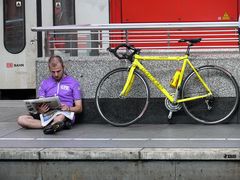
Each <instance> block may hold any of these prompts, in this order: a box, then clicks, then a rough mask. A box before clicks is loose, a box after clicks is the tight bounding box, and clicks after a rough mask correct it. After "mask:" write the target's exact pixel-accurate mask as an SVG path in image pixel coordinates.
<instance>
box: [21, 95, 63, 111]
mask: <svg viewBox="0 0 240 180" xmlns="http://www.w3.org/2000/svg"><path fill="white" fill-rule="evenodd" d="M24 102H25V106H26V108H27V110H28V112H29V113H30V114H37V113H38V107H40V106H41V105H42V104H48V107H49V110H50V111H51V110H57V109H58V110H60V109H61V103H60V100H59V97H58V96H53V97H47V98H39V99H27V100H24Z"/></svg>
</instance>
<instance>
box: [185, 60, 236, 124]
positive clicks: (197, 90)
mask: <svg viewBox="0 0 240 180" xmlns="http://www.w3.org/2000/svg"><path fill="white" fill-rule="evenodd" d="M197 70H198V73H199V74H200V75H201V77H202V78H203V79H204V81H205V82H206V84H207V85H208V87H209V88H210V89H211V91H212V93H213V96H211V97H207V98H202V99H197V100H194V101H187V102H184V103H183V108H184V110H185V112H186V113H187V114H188V115H190V116H191V117H192V118H193V119H195V120H197V121H199V122H201V123H204V124H217V123H220V122H222V121H224V120H226V119H227V118H229V117H230V116H231V115H232V114H233V113H234V111H235V110H236V109H237V106H238V101H239V87H238V85H237V82H236V80H235V79H234V77H233V76H232V75H231V74H230V73H229V72H228V71H226V70H225V69H224V68H221V67H218V66H210V65H208V66H202V67H200V68H199V69H197ZM203 94H206V89H205V88H204V87H203V86H202V84H201V83H200V81H199V79H198V78H197V76H196V74H195V73H194V72H192V73H190V74H189V75H188V76H187V77H186V79H185V81H184V83H183V86H182V98H188V97H193V96H199V95H203Z"/></svg>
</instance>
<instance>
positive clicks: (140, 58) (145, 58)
mask: <svg viewBox="0 0 240 180" xmlns="http://www.w3.org/2000/svg"><path fill="white" fill-rule="evenodd" d="M140 61H183V63H182V67H181V73H180V77H179V80H178V84H177V88H176V93H175V95H171V94H170V93H169V92H168V91H167V89H166V88H165V87H164V86H163V85H162V84H161V83H160V82H159V81H158V80H157V79H156V78H155V77H154V76H153V75H152V74H151V73H150V72H149V71H148V70H147V69H146V68H145V67H144V66H143V65H142V64H141V63H140ZM187 65H189V67H190V68H191V69H192V70H193V71H194V72H195V73H196V75H197V77H198V79H199V82H200V83H201V84H202V85H203V87H204V88H205V89H206V94H204V95H198V96H193V97H188V98H178V93H177V91H178V90H179V88H180V86H181V84H182V81H183V76H184V72H185V69H186V66H187ZM136 68H138V69H139V70H140V71H142V72H143V74H145V75H146V77H147V78H148V79H149V80H150V81H151V82H152V83H153V84H154V85H155V86H156V87H157V88H158V89H159V90H160V91H161V92H162V93H163V94H164V95H165V96H166V97H167V98H168V99H169V101H170V102H171V103H182V102H186V101H193V100H196V99H200V98H205V97H208V96H211V95H212V92H211V90H210V88H209V87H208V85H207V84H206V82H205V81H204V80H203V78H202V77H201V75H200V74H199V73H198V71H197V69H196V68H195V67H194V66H193V64H192V63H191V62H190V60H189V58H188V55H185V56H141V55H138V54H135V55H134V60H133V63H132V65H131V67H130V69H129V73H128V77H127V80H126V83H125V85H124V87H123V90H122V92H121V94H120V96H127V94H128V92H129V91H130V90H131V87H132V84H133V82H134V70H135V69H136Z"/></svg>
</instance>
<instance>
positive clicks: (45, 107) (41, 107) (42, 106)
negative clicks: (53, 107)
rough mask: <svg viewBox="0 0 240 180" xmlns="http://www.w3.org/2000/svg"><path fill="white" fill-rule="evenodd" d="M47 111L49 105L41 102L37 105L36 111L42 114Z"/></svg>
mask: <svg viewBox="0 0 240 180" xmlns="http://www.w3.org/2000/svg"><path fill="white" fill-rule="evenodd" d="M48 111H49V106H48V104H41V105H40V106H39V107H38V112H39V113H41V114H43V113H46V112H48Z"/></svg>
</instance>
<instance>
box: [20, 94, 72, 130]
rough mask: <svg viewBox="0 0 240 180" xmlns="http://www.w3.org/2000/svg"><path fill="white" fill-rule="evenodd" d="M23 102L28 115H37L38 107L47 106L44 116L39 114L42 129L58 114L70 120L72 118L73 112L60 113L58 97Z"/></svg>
mask: <svg viewBox="0 0 240 180" xmlns="http://www.w3.org/2000/svg"><path fill="white" fill-rule="evenodd" d="M24 102H25V106H26V108H27V110H28V112H29V113H30V114H38V113H39V112H38V107H39V106H41V105H42V104H48V107H49V111H48V112H46V113H44V114H40V120H41V124H42V126H43V127H44V126H46V125H48V124H49V123H50V122H52V120H53V119H54V117H56V116H57V115H59V114H63V115H64V116H66V117H67V118H68V119H71V120H72V119H73V117H74V112H68V111H61V103H60V100H59V97H58V96H54V97H47V98H39V99H27V100H24Z"/></svg>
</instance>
